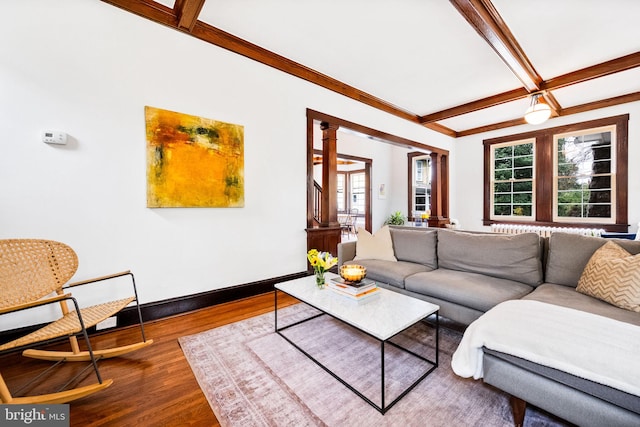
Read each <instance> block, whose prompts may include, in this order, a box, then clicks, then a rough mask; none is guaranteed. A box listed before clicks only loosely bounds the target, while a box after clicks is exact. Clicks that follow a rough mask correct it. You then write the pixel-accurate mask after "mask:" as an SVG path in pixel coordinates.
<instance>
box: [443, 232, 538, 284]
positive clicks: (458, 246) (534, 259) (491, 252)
mask: <svg viewBox="0 0 640 427" xmlns="http://www.w3.org/2000/svg"><path fill="white" fill-rule="evenodd" d="M438 267H439V268H446V269H450V270H458V271H467V272H470V273H479V274H485V275H487V276H492V277H498V278H501V279H507V280H514V281H517V282H522V283H526V284H528V285H532V286H536V285H538V284H540V283H542V243H541V240H540V236H538V235H537V234H535V233H524V234H474V233H465V232H459V231H448V230H444V229H441V230H438Z"/></svg>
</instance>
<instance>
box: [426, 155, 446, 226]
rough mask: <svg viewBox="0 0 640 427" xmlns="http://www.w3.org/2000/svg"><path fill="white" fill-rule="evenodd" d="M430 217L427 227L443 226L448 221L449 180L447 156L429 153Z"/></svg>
mask: <svg viewBox="0 0 640 427" xmlns="http://www.w3.org/2000/svg"><path fill="white" fill-rule="evenodd" d="M430 157H431V218H429V227H444V225H445V224H448V223H449V196H448V194H449V191H448V190H449V189H448V188H447V187H448V183H449V180H448V179H446V177H447V175H448V173H449V172H448V164H447V156H446V155H444V154H442V153H431V154H430Z"/></svg>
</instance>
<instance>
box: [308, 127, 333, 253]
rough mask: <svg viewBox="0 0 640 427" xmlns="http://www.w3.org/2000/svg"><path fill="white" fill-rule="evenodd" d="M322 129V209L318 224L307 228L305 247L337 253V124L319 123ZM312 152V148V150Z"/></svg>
mask: <svg viewBox="0 0 640 427" xmlns="http://www.w3.org/2000/svg"><path fill="white" fill-rule="evenodd" d="M320 129H321V130H322V199H321V200H322V211H321V212H320V226H319V227H313V228H307V249H318V250H319V251H327V252H330V253H331V254H332V255H334V256H337V255H338V243H340V223H339V222H338V148H337V141H338V138H337V131H338V125H335V124H330V123H328V122H322V123H320ZM312 152H313V150H312Z"/></svg>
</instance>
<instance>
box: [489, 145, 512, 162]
mask: <svg viewBox="0 0 640 427" xmlns="http://www.w3.org/2000/svg"><path fill="white" fill-rule="evenodd" d="M493 153H494V154H493V155H494V157H495V158H496V159H502V158H504V157H511V156H512V155H513V147H502V148H496V149H495V150H494V152H493Z"/></svg>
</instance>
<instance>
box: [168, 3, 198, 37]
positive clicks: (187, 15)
mask: <svg viewBox="0 0 640 427" xmlns="http://www.w3.org/2000/svg"><path fill="white" fill-rule="evenodd" d="M204 2H205V0H176V2H175V4H174V6H173V10H174V11H175V14H176V17H177V18H178V28H180V29H183V30H186V31H188V32H191V31H192V30H193V26H194V25H196V22H197V21H198V16H199V15H200V11H201V10H202V6H204Z"/></svg>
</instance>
